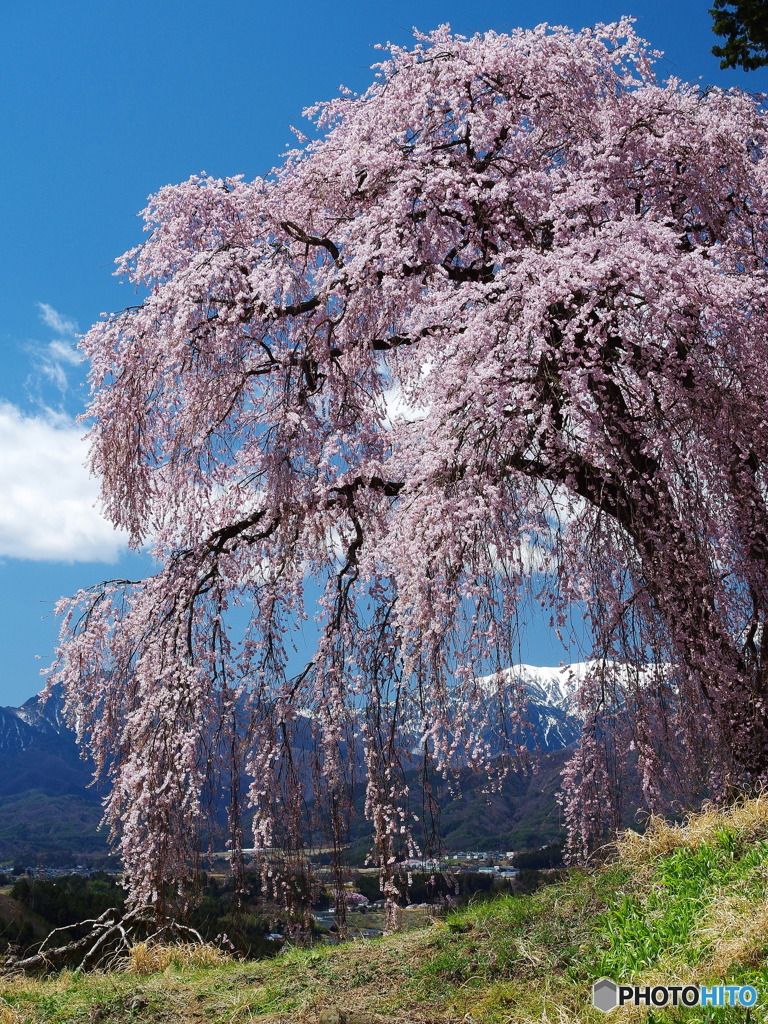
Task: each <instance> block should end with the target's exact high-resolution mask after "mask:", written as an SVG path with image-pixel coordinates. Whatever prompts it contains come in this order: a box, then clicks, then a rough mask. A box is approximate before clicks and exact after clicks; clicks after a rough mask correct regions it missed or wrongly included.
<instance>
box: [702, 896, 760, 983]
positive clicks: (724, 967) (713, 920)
mask: <svg viewBox="0 0 768 1024" xmlns="http://www.w3.org/2000/svg"><path fill="white" fill-rule="evenodd" d="M701 934H702V935H703V936H704V937H706V938H708V939H709V940H710V941H711V942H712V952H711V954H710V955H709V957H708V959H707V963H706V967H707V968H708V969H709V970H711V972H712V974H713V975H715V976H720V977H728V976H730V974H731V973H732V972H733V971H735V970H736V969H738V968H739V967H757V966H759V965H760V964H761V963H762V961H763V959H764V957H765V948H766V946H768V900H767V901H763V902H762V903H758V904H757V905H756V904H755V901H754V899H752V898H749V897H747V896H740V895H731V896H729V895H727V894H723V896H722V898H721V899H718V900H714V901H713V902H712V904H711V905H710V906H709V908H708V911H707V919H706V921H705V922H704V924H703V925H702V928H701Z"/></svg>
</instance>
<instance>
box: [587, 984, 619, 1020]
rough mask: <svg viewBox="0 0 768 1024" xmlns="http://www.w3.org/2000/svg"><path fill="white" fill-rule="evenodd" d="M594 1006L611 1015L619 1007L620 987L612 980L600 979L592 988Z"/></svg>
mask: <svg viewBox="0 0 768 1024" xmlns="http://www.w3.org/2000/svg"><path fill="white" fill-rule="evenodd" d="M592 1004H593V1006H595V1007H597V1009H598V1010H602V1011H603V1013H609V1012H610V1011H611V1010H613V1009H615V1008H616V1007H617V1006H618V1005H619V986H618V985H617V984H616V982H615V981H611V979H610V978H600V980H599V981H596V982H595V983H594V985H593V986H592Z"/></svg>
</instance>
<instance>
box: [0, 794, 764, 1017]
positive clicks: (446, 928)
mask: <svg viewBox="0 0 768 1024" xmlns="http://www.w3.org/2000/svg"><path fill="white" fill-rule="evenodd" d="M767 953H768V800H764V799H760V800H755V801H750V802H748V803H745V804H744V805H743V806H741V807H739V808H737V809H733V810H731V811H730V812H728V813H726V814H723V813H715V812H710V813H707V814H703V815H699V816H697V817H695V818H692V819H691V821H690V822H689V823H688V824H687V825H686V826H685V827H682V828H673V827H671V826H668V825H665V824H663V823H661V822H656V823H655V824H654V827H653V828H652V829H651V830H650V831H649V833H648V834H647V835H646V836H644V837H637V836H634V835H630V836H628V837H627V838H626V839H625V840H624V841H623V842H622V843H621V844H620V845H619V847H618V848H617V859H616V861H615V863H613V864H612V865H610V866H608V867H605V868H602V869H600V870H597V871H595V872H593V873H589V874H587V873H573V874H572V875H571V876H570V877H569V878H568V879H567V880H566V881H565V882H563V883H559V884H557V885H553V886H550V887H548V888H545V889H542V890H539V891H538V892H537V893H534V894H533V895H532V896H527V897H506V898H501V899H498V900H495V901H492V902H489V903H485V904H478V905H476V906H474V907H470V908H468V909H467V910H464V911H462V912H460V913H455V914H453V915H452V916H451V917H450V918H448V920H447V921H441V922H438V923H436V924H433V925H431V926H429V927H427V928H424V929H422V930H420V931H417V932H411V933H409V934H407V935H400V936H393V937H390V938H387V939H382V940H374V941H372V942H371V941H368V942H360V943H352V944H350V945H347V946H344V947H335V948H334V947H315V948H314V949H309V950H290V951H287V952H285V953H284V954H283V955H282V956H280V957H279V958H278V959H277V960H273V961H260V962H251V963H223V964H219V965H214V966H209V967H205V966H199V965H198V966H195V965H194V964H192V963H187V964H186V965H185V964H183V963H181V960H182V959H183V958H180V960H179V962H178V963H176V964H174V963H171V965H170V966H168V967H166V969H165V970H163V971H157V972H155V973H151V974H146V975H137V974H135V973H129V972H127V971H123V972H115V973H111V974H96V975H90V976H78V975H75V974H71V973H64V974H63V975H61V976H59V977H58V978H54V979H50V980H46V981H30V980H23V979H22V980H15V981H14V980H10V981H9V980H6V981H5V982H3V983H1V984H0V1024H5V1022H7V1024H11V1022H13V1024H19V1022H22V1021H23V1022H27V1021H28V1022H35V1024H37V1022H41V1024H42V1022H61V1024H63V1022H65V1021H66V1022H69V1021H73V1022H74V1021H79V1022H86V1021H89V1022H96V1021H99V1022H102V1024H109V1022H113V1024H118V1022H127V1021H147V1022H150V1024H161V1022H162V1024H181V1022H185V1024H192V1022H199V1024H203V1022H207V1024H224V1022H227V1024H238V1022H247V1021H259V1022H263V1024H266V1022H272V1024H276V1022H284V1024H287V1022H291V1024H304V1022H315V1021H318V1020H319V1019H321V1014H322V1013H323V1011H326V1017H325V1018H323V1020H333V1021H337V1020H339V1017H338V1015H337V1014H335V1013H334V1014H333V1016H330V1015H328V1014H327V1011H329V1010H330V1009H331V1008H335V1007H340V1008H341V1009H342V1010H343V1011H344V1012H345V1013H346V1019H347V1024H374V1022H380V1024H384V1022H398V1024H406V1022H409V1024H426V1022H430V1024H437V1022H448V1021H450V1022H455V1024H458V1022H463V1024H481V1022H482V1024H497V1022H499V1024H500V1022H511V1021H516V1022H517V1021H520V1022H532V1021H549V1022H552V1024H555V1022H556V1024H577V1022H581V1021H583V1022H587V1021H594V1022H596V1021H612V1020H613V1021H616V1020H618V1019H620V1018H621V1019H622V1020H625V1019H626V1018H627V1016H630V1015H632V1014H634V1016H635V1017H641V1016H644V1012H641V1011H623V1010H622V1011H614V1013H613V1014H611V1015H610V1016H608V1017H605V1016H603V1015H602V1014H599V1013H598V1012H597V1011H594V1010H592V1009H591V1007H590V1005H589V1003H590V986H591V983H592V981H593V980H595V979H596V978H599V977H600V976H602V975H607V976H609V977H613V978H614V979H615V980H617V981H618V980H629V979H631V980H633V981H638V982H643V983H649V982H669V983H673V982H706V983H715V982H736V983H747V982H748V983H751V984H754V985H755V986H756V988H757V989H758V992H759V993H760V1003H761V1004H762V1005H763V1006H764V1007H767V1008H766V1009H762V1008H761V1007H760V1005H759V1006H758V1007H757V1008H756V1009H755V1010H754V1011H752V1018H751V1019H752V1020H762V1019H765V1018H766V1016H767V1015H768V963H767V962H766V954H767ZM675 1013H676V1014H677V1017H675ZM341 1019H342V1020H343V1019H344V1018H341ZM674 1019H681V1020H685V1021H686V1022H690V1024H693V1022H702V1024H703V1022H704V1021H707V1022H709V1021H712V1020H716V1021H726V1020H745V1011H744V1010H741V1009H736V1010H731V1009H719V1010H715V1011H712V1010H707V1011H706V1012H705V1011H703V1010H697V1009H681V1010H679V1011H669V1012H664V1011H655V1016H654V1017H653V1020H654V1021H656V1022H663V1021H668V1020H670V1021H671V1020H674Z"/></svg>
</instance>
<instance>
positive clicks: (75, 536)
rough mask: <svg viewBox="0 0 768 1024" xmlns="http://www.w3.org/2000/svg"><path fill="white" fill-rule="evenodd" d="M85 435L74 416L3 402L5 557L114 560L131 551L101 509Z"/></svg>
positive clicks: (1, 532)
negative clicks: (29, 411) (34, 412)
mask: <svg viewBox="0 0 768 1024" xmlns="http://www.w3.org/2000/svg"><path fill="white" fill-rule="evenodd" d="M82 433H83V430H82V428H81V427H79V426H76V425H75V424H74V423H73V422H72V421H71V420H70V419H68V418H67V417H64V416H61V415H56V414H52V413H48V414H46V415H41V416H27V415H24V414H23V413H22V412H21V411H20V410H19V409H17V408H16V407H15V406H14V405H11V404H9V403H5V402H2V401H0V495H2V499H1V500H0V556H5V557H11V558H27V559H33V560H36V561H39V560H54V561H62V562H82V561H101V562H112V561H114V560H115V559H116V558H118V557H119V555H120V554H121V553H122V552H123V551H124V550H125V537H124V536H123V535H121V534H120V533H118V532H117V531H115V529H114V528H113V527H112V525H111V524H110V523H108V522H107V521H106V520H105V519H104V518H103V516H101V515H100V514H99V512H98V511H97V509H96V507H95V506H96V503H97V501H98V484H97V482H96V480H94V479H92V478H91V477H90V476H89V474H88V471H87V470H86V469H85V467H84V465H83V463H84V461H85V457H86V453H87V446H86V444H85V442H84V441H83V440H82Z"/></svg>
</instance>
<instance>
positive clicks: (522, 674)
mask: <svg viewBox="0 0 768 1024" xmlns="http://www.w3.org/2000/svg"><path fill="white" fill-rule="evenodd" d="M585 668H586V666H585V665H583V664H578V665H573V666H566V667H565V668H562V669H561V668H537V667H534V666H530V665H520V666H517V667H516V668H514V669H506V670H505V671H504V672H502V673H500V674H499V675H498V676H494V677H488V678H487V679H485V680H483V682H484V685H485V688H486V690H487V693H488V696H489V699H493V697H494V693H495V691H496V690H497V689H500V690H501V692H502V695H504V694H505V693H506V692H507V691H508V690H509V689H510V688H513V689H514V690H515V692H518V691H519V692H522V693H524V695H525V697H526V698H527V700H528V715H527V717H528V720H529V723H530V725H529V727H527V728H526V730H525V734H524V736H522V737H521V736H518V737H517V739H518V740H521V739H522V740H523V742H524V743H525V745H526V746H528V747H529V749H531V750H534V749H535V750H538V751H539V754H537V755H536V757H537V760H535V761H534V762H533V764H532V765H531V766H530V767H529V768H528V769H527V770H526V771H519V772H514V773H511V774H510V775H509V776H508V778H507V779H506V780H505V782H504V784H503V786H502V788H501V790H500V791H499V792H498V793H490V794H488V793H485V792H483V789H484V783H485V779H484V778H483V777H482V776H479V775H473V774H471V773H467V774H466V775H465V776H464V777H463V778H462V779H461V796H459V797H457V796H455V795H454V794H453V793H451V792H450V790H449V788H448V787H447V786H443V788H442V790H441V792H440V794H439V802H440V805H441V833H442V835H443V839H444V842H445V844H446V847H447V848H448V849H449V850H458V849H464V848H467V847H470V848H473V849H475V848H483V847H484V846H485V847H502V846H503V847H508V848H510V849H512V848H520V847H521V846H531V845H538V844H539V843H543V842H548V841H550V840H552V839H553V838H556V837H557V836H558V835H559V834H560V831H561V824H560V814H559V809H558V808H557V805H556V801H555V796H554V794H555V792H556V790H557V785H558V780H559V775H560V771H561V769H562V766H563V764H564V763H565V760H566V759H567V756H568V748H569V747H571V746H572V744H573V743H574V742H575V741H576V740H577V739H578V737H579V733H580V721H579V718H578V716H577V714H576V713H575V708H574V694H575V691H576V689H577V687H578V684H579V681H580V679H581V678H582V676H583V674H584V670H585ZM62 707H63V702H62V699H61V698H60V697H59V696H57V695H56V694H54V695H53V696H52V697H51V698H50V699H49V700H48V701H46V702H43V701H42V700H41V698H40V697H38V696H36V697H32V698H30V700H28V701H26V703H24V704H23V705H22V706H21V707H19V708H14V707H3V708H0V862H2V861H11V860H20V861H22V862H24V863H33V862H36V861H37V860H38V859H40V858H42V859H43V860H44V861H45V862H46V863H48V864H56V863H62V864H69V863H75V862H77V861H78V860H79V859H82V858H84V857H92V856H93V855H96V854H105V853H106V852H107V843H106V835H105V833H104V832H103V831H99V830H97V828H98V824H99V821H100V819H101V801H100V794H99V792H98V791H97V790H96V789H94V788H93V787H92V786H91V785H90V783H91V779H92V777H91V769H90V766H89V765H88V764H87V763H86V762H85V761H83V759H82V758H81V757H80V751H79V748H78V745H77V741H76V739H75V734H74V732H73V731H72V730H71V729H70V728H69V727H68V726H67V724H66V722H65V721H64V717H63V713H62ZM495 742H496V745H497V749H496V752H497V753H499V752H500V749H499V741H498V740H496V741H495ZM413 791H414V792H415V790H413ZM414 807H415V804H414ZM353 835H355V836H356V839H357V842H358V844H359V843H365V842H366V841H367V831H366V825H365V823H364V822H362V821H361V822H359V823H358V824H357V825H356V826H355V828H354V829H353Z"/></svg>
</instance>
